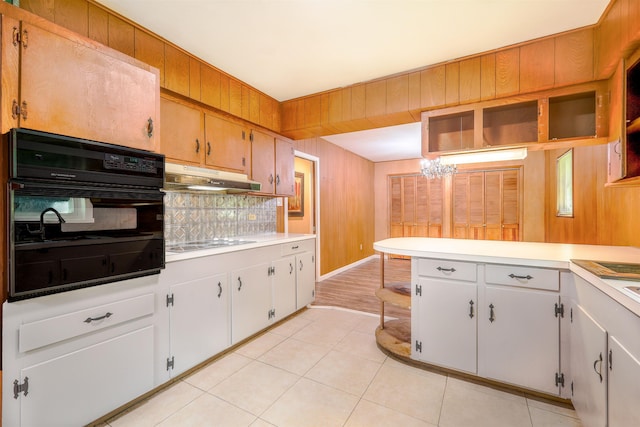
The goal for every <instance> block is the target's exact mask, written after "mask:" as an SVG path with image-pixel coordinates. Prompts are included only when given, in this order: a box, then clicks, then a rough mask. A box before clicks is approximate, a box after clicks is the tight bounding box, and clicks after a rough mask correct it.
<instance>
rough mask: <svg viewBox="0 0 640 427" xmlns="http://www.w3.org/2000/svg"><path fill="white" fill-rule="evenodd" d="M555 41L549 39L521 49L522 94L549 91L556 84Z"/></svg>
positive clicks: (529, 44) (526, 45)
mask: <svg viewBox="0 0 640 427" xmlns="http://www.w3.org/2000/svg"><path fill="white" fill-rule="evenodd" d="M554 62H555V40H554V39H553V38H548V39H544V40H540V41H537V42H535V43H528V44H525V45H523V46H521V47H520V92H526V93H528V92H533V91H537V90H543V89H549V88H551V87H553V84H554V78H555V75H554V70H555V67H554Z"/></svg>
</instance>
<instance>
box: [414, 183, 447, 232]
mask: <svg viewBox="0 0 640 427" xmlns="http://www.w3.org/2000/svg"><path fill="white" fill-rule="evenodd" d="M418 179H420V178H418ZM428 182H429V197H428V198H429V208H428V209H429V219H428V222H429V232H428V237H442V226H443V216H444V188H443V182H442V178H435V179H430V180H428Z"/></svg>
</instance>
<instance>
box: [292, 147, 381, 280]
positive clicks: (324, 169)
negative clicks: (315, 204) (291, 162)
mask: <svg viewBox="0 0 640 427" xmlns="http://www.w3.org/2000/svg"><path fill="white" fill-rule="evenodd" d="M295 149H296V150H298V151H303V152H305V153H308V154H311V155H313V156H316V157H318V158H319V159H320V229H319V236H320V274H327V273H329V272H331V271H333V270H336V269H338V268H341V267H344V266H345V265H348V264H351V263H354V262H356V261H359V260H361V259H363V258H366V257H368V256H371V255H373V254H374V250H373V241H374V235H373V224H374V217H375V212H374V209H373V205H374V203H373V200H374V188H373V185H372V183H373V181H374V164H373V163H372V162H370V161H369V160H366V159H363V158H362V157H359V156H357V155H355V154H353V153H351V152H350V151H347V150H344V149H343V148H340V147H338V146H337V145H334V144H331V143H329V142H328V141H326V140H324V139H321V138H310V139H304V140H299V141H295ZM360 245H362V249H360Z"/></svg>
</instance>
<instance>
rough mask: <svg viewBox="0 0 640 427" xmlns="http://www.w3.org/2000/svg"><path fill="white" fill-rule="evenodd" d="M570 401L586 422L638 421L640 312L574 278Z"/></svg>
mask: <svg viewBox="0 0 640 427" xmlns="http://www.w3.org/2000/svg"><path fill="white" fill-rule="evenodd" d="M574 298H575V300H574V301H573V303H572V307H571V329H570V341H571V390H572V396H571V400H572V402H573V406H574V407H575V408H576V412H577V413H578V415H579V416H580V420H581V421H582V424H583V425H584V426H585V427H601V426H608V427H627V426H639V425H640V407H639V406H638V404H637V403H638V396H639V395H640V340H639V339H638V337H639V336H640V317H638V316H637V315H635V314H634V313H632V312H631V311H628V310H627V309H625V308H624V307H623V306H622V305H620V304H618V303H617V302H616V301H614V300H613V299H611V298H609V297H608V296H607V295H605V294H603V293H602V292H600V291H599V290H598V289H596V288H595V287H594V286H593V285H591V284H590V283H588V282H587V281H585V280H584V279H582V278H580V277H576V278H575V295H574Z"/></svg>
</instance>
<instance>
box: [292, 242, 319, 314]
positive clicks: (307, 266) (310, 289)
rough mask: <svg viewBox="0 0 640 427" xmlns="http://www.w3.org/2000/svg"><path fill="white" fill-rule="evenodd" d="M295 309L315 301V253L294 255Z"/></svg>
mask: <svg viewBox="0 0 640 427" xmlns="http://www.w3.org/2000/svg"><path fill="white" fill-rule="evenodd" d="M296 283H297V294H296V295H297V296H296V301H297V302H296V308H297V309H301V308H303V307H306V306H307V305H309V304H311V303H312V302H313V301H315V299H316V256H315V252H303V253H301V254H297V255H296Z"/></svg>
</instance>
